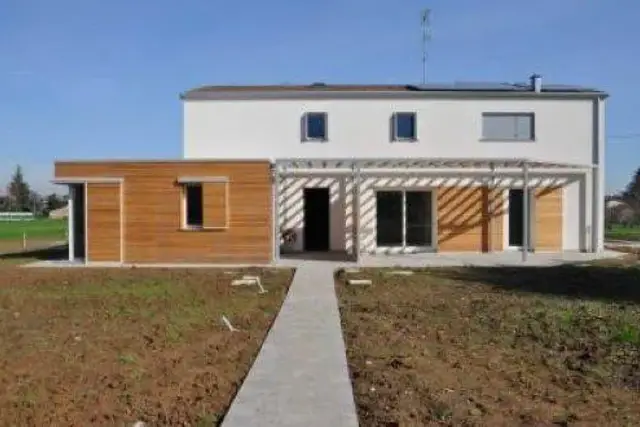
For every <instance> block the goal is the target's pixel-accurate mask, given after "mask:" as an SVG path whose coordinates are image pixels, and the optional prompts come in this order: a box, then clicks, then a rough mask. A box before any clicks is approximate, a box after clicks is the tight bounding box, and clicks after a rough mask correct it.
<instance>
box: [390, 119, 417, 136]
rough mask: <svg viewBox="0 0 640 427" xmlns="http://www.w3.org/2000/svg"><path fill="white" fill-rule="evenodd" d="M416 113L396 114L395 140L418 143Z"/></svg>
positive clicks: (394, 122)
mask: <svg viewBox="0 0 640 427" xmlns="http://www.w3.org/2000/svg"><path fill="white" fill-rule="evenodd" d="M416 127H417V126H416V113H395V114H394V115H393V140H394V141H416V140H417V139H418V133H417V130H416Z"/></svg>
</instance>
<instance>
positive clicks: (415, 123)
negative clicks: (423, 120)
mask: <svg viewBox="0 0 640 427" xmlns="http://www.w3.org/2000/svg"><path fill="white" fill-rule="evenodd" d="M404 114H407V115H411V116H413V136H412V137H401V136H399V135H398V116H400V115H404ZM391 127H392V129H391V141H392V142H417V141H418V113H417V112H415V111H396V112H395V113H393V115H392V117H391Z"/></svg>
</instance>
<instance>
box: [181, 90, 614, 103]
mask: <svg viewBox="0 0 640 427" xmlns="http://www.w3.org/2000/svg"><path fill="white" fill-rule="evenodd" d="M608 97H609V94H608V93H607V92H603V91H582V92H580V91H566V92H562V91H553V92H548V91H547V92H545V91H543V92H534V91H506V90H505V91H502V90H500V91H497V90H496V91H493V90H421V91H393V90H389V91H367V90H360V91H358V90H353V91H345V90H340V91H331V90H324V91H313V90H300V91H277V90H273V91H264V90H256V91H251V90H245V91H224V90H221V91H216V92H213V91H212V92H199V91H195V90H189V91H186V92H183V93H181V94H180V95H179V98H180V100H182V101H218V100H269V99H423V98H534V99H554V98H555V99H564V98H570V99H606V98H608Z"/></svg>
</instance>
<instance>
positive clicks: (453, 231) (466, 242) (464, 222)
mask: <svg viewBox="0 0 640 427" xmlns="http://www.w3.org/2000/svg"><path fill="white" fill-rule="evenodd" d="M503 205H504V203H503V196H502V192H501V191H500V190H497V189H488V188H487V187H441V188H438V190H437V217H438V250H439V251H442V252H447V251H451V252H486V251H489V250H494V251H498V250H502V246H503V244H502V242H503V238H502V228H503V225H502V224H503V215H504V212H503Z"/></svg>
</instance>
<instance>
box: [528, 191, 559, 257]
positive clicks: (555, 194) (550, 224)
mask: <svg viewBox="0 0 640 427" xmlns="http://www.w3.org/2000/svg"><path fill="white" fill-rule="evenodd" d="M534 194H535V202H534V208H533V209H534V225H533V228H534V244H535V248H536V250H538V251H550V252H554V251H559V250H562V246H563V245H562V212H563V209H562V199H563V190H562V188H553V187H549V188H539V189H536V190H535V191H534Z"/></svg>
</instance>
